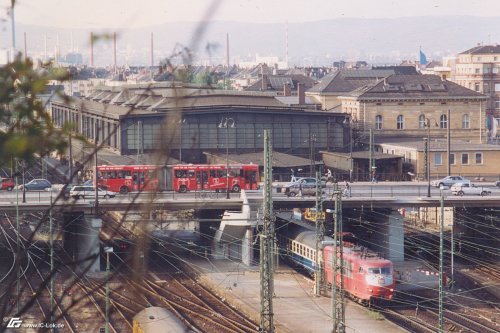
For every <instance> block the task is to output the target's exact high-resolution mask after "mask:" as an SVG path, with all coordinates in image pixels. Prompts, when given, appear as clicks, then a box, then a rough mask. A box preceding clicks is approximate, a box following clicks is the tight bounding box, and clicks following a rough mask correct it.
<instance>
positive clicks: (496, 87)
mask: <svg viewBox="0 0 500 333" xmlns="http://www.w3.org/2000/svg"><path fill="white" fill-rule="evenodd" d="M497 72H498V70H497ZM495 91H500V83H495Z"/></svg>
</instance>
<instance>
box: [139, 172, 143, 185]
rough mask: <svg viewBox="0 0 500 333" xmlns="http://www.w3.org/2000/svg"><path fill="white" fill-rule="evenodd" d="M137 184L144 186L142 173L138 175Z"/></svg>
mask: <svg viewBox="0 0 500 333" xmlns="http://www.w3.org/2000/svg"><path fill="white" fill-rule="evenodd" d="M139 184H144V172H140V173H139Z"/></svg>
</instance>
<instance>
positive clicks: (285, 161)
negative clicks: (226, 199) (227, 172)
mask: <svg viewBox="0 0 500 333" xmlns="http://www.w3.org/2000/svg"><path fill="white" fill-rule="evenodd" d="M207 154H209V153H207ZM220 156H221V157H224V158H225V156H226V155H225V154H224V155H220ZM228 160H229V161H231V162H233V163H242V164H246V163H253V164H257V165H259V166H264V154H263V153H262V152H259V153H248V154H239V155H229V156H228ZM315 163H316V164H322V163H321V162H318V161H316V162H315ZM309 165H311V160H310V159H308V158H303V157H299V156H294V155H289V154H284V153H280V152H277V151H273V167H277V168H294V167H299V166H309Z"/></svg>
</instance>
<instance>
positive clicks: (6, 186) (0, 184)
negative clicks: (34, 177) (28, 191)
mask: <svg viewBox="0 0 500 333" xmlns="http://www.w3.org/2000/svg"><path fill="white" fill-rule="evenodd" d="M14 186H15V183H14V179H12V178H0V190H7V191H12V189H13V188H14Z"/></svg>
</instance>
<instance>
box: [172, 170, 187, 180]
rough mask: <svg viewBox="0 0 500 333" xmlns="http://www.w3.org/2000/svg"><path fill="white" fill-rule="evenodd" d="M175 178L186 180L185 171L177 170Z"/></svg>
mask: <svg viewBox="0 0 500 333" xmlns="http://www.w3.org/2000/svg"><path fill="white" fill-rule="evenodd" d="M175 177H177V178H185V177H186V171H185V170H176V171H175Z"/></svg>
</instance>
